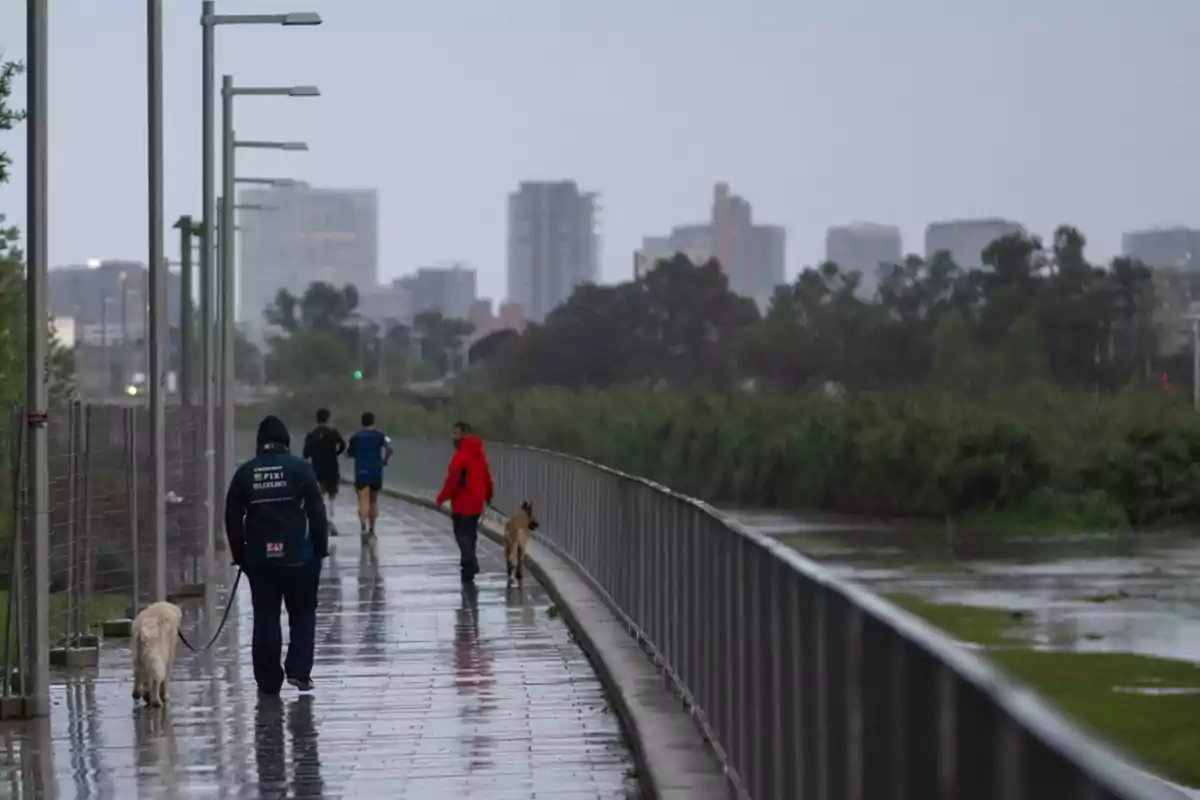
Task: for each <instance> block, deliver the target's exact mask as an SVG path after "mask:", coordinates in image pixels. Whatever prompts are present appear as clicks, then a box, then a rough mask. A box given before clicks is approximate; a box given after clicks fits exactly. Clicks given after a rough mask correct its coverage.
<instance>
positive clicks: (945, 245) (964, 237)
mask: <svg viewBox="0 0 1200 800" xmlns="http://www.w3.org/2000/svg"><path fill="white" fill-rule="evenodd" d="M1014 233H1025V227H1024V226H1023V225H1021V224H1020V223H1019V222H1013V221H1012V220H1007V219H1001V218H999V217H991V218H985V219H955V220H947V221H946V222H931V223H929V225H928V226H927V227H926V228H925V257H926V258H931V257H932V256H933V254H934V253H938V252H941V251H943V250H945V251H946V252H948V253H949V254H950V258H951V259H952V260H953V261H954V263H955V264H957V265H958V266H960V267H962V268H963V269H980V268H982V267H983V251H984V250H986V249H987V246H988V245H990V244H991V243H992V242H994V241H996V240H997V239H1000V238H1002V237H1005V236H1008V235H1009V234H1014Z"/></svg>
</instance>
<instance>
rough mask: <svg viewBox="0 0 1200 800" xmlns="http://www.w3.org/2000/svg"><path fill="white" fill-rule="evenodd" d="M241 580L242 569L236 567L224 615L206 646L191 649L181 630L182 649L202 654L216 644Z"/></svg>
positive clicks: (190, 644) (227, 618)
mask: <svg viewBox="0 0 1200 800" xmlns="http://www.w3.org/2000/svg"><path fill="white" fill-rule="evenodd" d="M241 580H242V568H241V567H238V571H237V577H236V578H234V579H233V587H232V588H230V590H229V599H228V600H227V601H226V602H225V613H224V614H223V615H222V616H221V624H220V625H218V626H217V632H216V633H214V634H213V636H212V638H211V639H209V640H208V644H206V645H204V647H201V648H199V649H197V648H195V647H193V646H192V643H191V642H189V641H188V640H187V637H186V636H184V635H183V631H182V630H181V631H178V633H179V641H181V642H183V646H184V647H186V648H187V649H188V650H191V651H192V652H193V653H203V652H204V651H205V650H208V649H209V648H210V647H212V646H213V645H214V644H215V643H216V641H217V639H218V638H220V636H221V631H223V630H225V623H226V622H227V621H228V620H229V612H230V611H231V610H232V609H233V598H234V597H236V596H237V588H238V584H239V583H240V582H241Z"/></svg>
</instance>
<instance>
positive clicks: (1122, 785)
mask: <svg viewBox="0 0 1200 800" xmlns="http://www.w3.org/2000/svg"><path fill="white" fill-rule="evenodd" d="M488 455H489V460H490V463H491V468H492V472H493V476H494V478H495V483H496V492H497V496H496V504H497V506H498V507H499V508H500V509H501V510H510V509H513V508H516V507H517V506H518V505H519V504H520V503H521V502H522V501H524V500H529V501H531V502H532V503H533V506H534V509H535V512H536V513H537V516H538V518H539V520H540V521H541V523H542V525H541V527H540V528H539V530H538V532H537V538H538V541H539V542H541V543H542V544H544V545H546V546H548V547H550V548H551V549H552V550H554V551H555V552H556V553H557V554H558V555H560V556H562V557H564V558H565V559H567V560H568V562H569V563H571V565H572V566H573V567H574V568H575V569H576V570H577V571H578V572H579V573H580V574H581V575H582V576H584V577H585V578H586V579H587V580H588V581H589V582H590V583H591V584H592V586H593V588H595V589H596V590H597V591H599V592H600V593H601V595H602V596H603V597H604V598H605V599H606V601H607V602H608V603H609V604H610V606H611V607H612V608H613V609H614V610H615V611H616V612H618V614H619V615H620V616H621V617H622V618H623V619H624V621H625V623H626V625H627V626H628V628H629V630H630V631H631V633H632V634H633V635H635V636H637V637H638V639H639V640H640V641H641V642H642V643H643V646H644V647H645V649H646V650H647V651H648V652H649V653H650V654H651V656H652V657H653V658H654V659H655V660H656V663H658V664H659V666H660V667H661V669H662V670H664V671H665V673H666V674H667V675H668V676H669V677H670V679H671V681H672V682H673V684H674V686H675V688H676V691H677V692H678V693H679V695H680V697H681V698H682V702H683V703H684V704H685V706H686V707H687V708H689V709H690V710H691V711H692V713H693V714H694V715H695V718H696V720H697V722H698V724H699V725H700V726H701V727H702V729H703V730H704V732H705V734H706V735H707V736H708V738H709V739H710V741H711V742H712V743H713V744H714V746H715V748H716V749H717V752H718V755H719V756H720V757H721V758H722V759H723V760H724V762H725V764H726V767H727V770H728V774H729V777H730V781H731V783H732V786H733V789H734V790H735V791H736V792H737V793H738V794H739V795H741V796H743V797H750V798H758V799H759V800H777V799H781V798H819V799H820V800H865V799H870V798H888V799H889V800H892V799H899V800H929V799H930V798H962V800H983V799H984V798H997V799H998V800H999V799H1000V798H1004V799H1006V800H1007V799H1008V798H1013V799H1014V800H1015V799H1016V798H1022V799H1028V800H1040V799H1041V798H1045V800H1066V798H1072V799H1073V800H1082V799H1083V798H1087V799H1088V800H1110V799H1115V798H1121V799H1122V800H1151V799H1152V798H1164V799H1165V798H1168V797H1171V798H1178V795H1177V794H1175V793H1174V792H1173V791H1172V790H1170V789H1168V788H1166V787H1165V786H1163V785H1160V784H1159V783H1158V782H1157V781H1156V780H1155V779H1153V778H1151V777H1149V776H1147V775H1146V774H1144V773H1142V772H1141V771H1140V770H1138V769H1137V768H1135V767H1133V766H1131V765H1129V764H1128V763H1126V762H1125V761H1123V760H1122V759H1121V758H1118V757H1117V756H1115V755H1114V754H1113V753H1112V752H1111V751H1109V750H1108V749H1106V748H1104V747H1103V746H1101V745H1099V744H1097V743H1095V742H1094V741H1092V740H1091V739H1090V738H1088V737H1087V736H1085V735H1084V734H1082V733H1081V732H1079V731H1078V730H1077V729H1075V728H1074V727H1073V726H1072V725H1071V724H1070V723H1069V722H1068V721H1067V720H1065V719H1064V718H1063V717H1062V716H1061V715H1059V714H1058V713H1057V712H1055V711H1053V710H1051V709H1050V708H1049V707H1047V706H1045V705H1044V704H1042V703H1041V702H1040V701H1038V699H1037V698H1036V697H1035V696H1034V695H1033V694H1032V693H1031V692H1030V691H1028V690H1026V689H1023V688H1021V687H1019V686H1016V685H1014V684H1012V683H1010V682H1009V681H1007V680H1006V679H1005V678H1004V677H1003V676H1002V675H1001V674H1000V673H999V672H998V671H996V670H995V669H993V668H991V667H989V666H988V665H987V664H986V663H985V662H984V661H983V660H981V659H980V658H978V657H976V656H974V655H973V654H971V653H970V652H968V651H967V650H966V649H964V648H962V647H960V646H959V645H957V644H956V643H954V642H953V641H951V640H950V639H948V638H947V637H946V636H944V635H942V634H941V633H939V632H938V631H936V630H935V629H933V628H932V627H930V626H929V625H927V624H925V623H924V622H922V621H921V620H919V619H917V618H915V617H914V616H912V615H910V614H908V613H906V612H904V611H901V610H900V609H897V608H895V607H894V606H892V605H891V604H890V603H887V602H885V601H883V600H881V599H880V598H878V597H876V596H874V595H872V594H871V593H869V592H867V591H865V590H863V589H860V588H858V587H856V586H853V585H851V584H848V583H846V582H843V581H841V580H839V579H837V578H835V577H833V576H832V575H831V573H830V572H829V571H827V570H826V569H824V568H822V567H821V566H819V565H817V564H816V563H814V562H812V561H810V560H808V559H806V558H804V557H803V556H801V555H799V554H798V553H796V552H795V551H793V550H791V549H790V548H787V547H785V546H783V545H780V544H778V543H776V542H775V541H773V540H772V539H770V538H769V537H765V536H761V535H758V534H756V533H754V532H751V531H748V530H746V529H745V528H743V527H741V526H739V525H737V524H736V523H734V522H732V521H730V520H728V519H726V518H725V517H724V516H722V515H721V514H720V513H719V512H717V511H716V510H714V509H713V508H711V507H710V506H708V505H706V504H704V503H702V502H700V501H697V500H694V499H692V498H689V497H685V496H682V495H679V494H677V493H674V492H672V491H670V490H669V489H667V488H665V487H663V486H660V485H657V484H654V483H652V482H650V481H647V480H644V479H641V478H637V477H633V476H629V475H625V474H622V473H620V472H617V471H615V470H612V469H609V468H607V467H604V466H601V465H598V464H594V463H591V462H588V461H585V460H583V459H579V458H575V457H572V456H566V455H562V454H559V453H553V452H548V451H544V450H538V449H534V448H527V447H520V446H505V445H497V444H491V445H489V446H488ZM449 456H450V445H449V442H448V441H447V442H431V441H411V440H406V441H400V442H397V443H396V455H395V457H394V458H393V462H392V466H391V468H390V469H389V471H388V472H389V474H388V481H389V483H390V484H391V485H392V486H393V487H395V488H400V489H407V490H409V491H415V492H416V493H418V494H421V495H424V496H428V495H429V494H431V493H432V492H434V491H436V490H437V489H438V488H439V487H440V486H441V482H442V480H443V478H444V475H445V469H446V464H447V459H448V458H449Z"/></svg>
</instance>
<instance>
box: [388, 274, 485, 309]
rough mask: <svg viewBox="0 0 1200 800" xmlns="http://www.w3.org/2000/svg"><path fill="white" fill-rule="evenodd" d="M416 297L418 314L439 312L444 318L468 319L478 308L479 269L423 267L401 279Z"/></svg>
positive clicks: (414, 299)
mask: <svg viewBox="0 0 1200 800" xmlns="http://www.w3.org/2000/svg"><path fill="white" fill-rule="evenodd" d="M400 284H401V285H402V286H403V287H404V288H405V289H407V290H408V293H409V295H410V296H411V298H412V309H413V313H414V314H420V313H421V312H423V311H436V312H438V313H439V314H441V315H442V316H443V317H449V318H453V319H467V318H468V317H469V316H470V314H471V307H472V306H473V305H475V299H476V295H475V286H476V277H475V270H473V269H468V268H466V267H464V266H462V265H461V264H455V265H453V266H450V267H422V268H421V269H418V270H417V271H416V272H415V273H413V274H412V275H409V276H407V277H404V278H401V279H400Z"/></svg>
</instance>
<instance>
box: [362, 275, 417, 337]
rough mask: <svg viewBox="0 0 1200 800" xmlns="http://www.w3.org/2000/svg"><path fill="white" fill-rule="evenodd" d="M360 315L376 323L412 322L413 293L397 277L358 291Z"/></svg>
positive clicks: (404, 323) (405, 323)
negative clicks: (388, 282)
mask: <svg viewBox="0 0 1200 800" xmlns="http://www.w3.org/2000/svg"><path fill="white" fill-rule="evenodd" d="M357 311H358V315H359V316H360V317H362V318H363V319H366V320H370V321H371V322H374V323H376V324H380V325H385V324H387V323H400V324H402V325H408V324H410V323H411V322H412V318H413V308H412V293H411V292H409V290H408V289H407V288H406V287H405V286H404V283H403V280H402V279H400V278H397V279H396V280H394V281H392V282H391V283H390V284H384V285H382V286H373V287H371V288H370V289H367V290H366V291H363V290H361V289H360V290H359V293H358V309H357Z"/></svg>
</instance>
